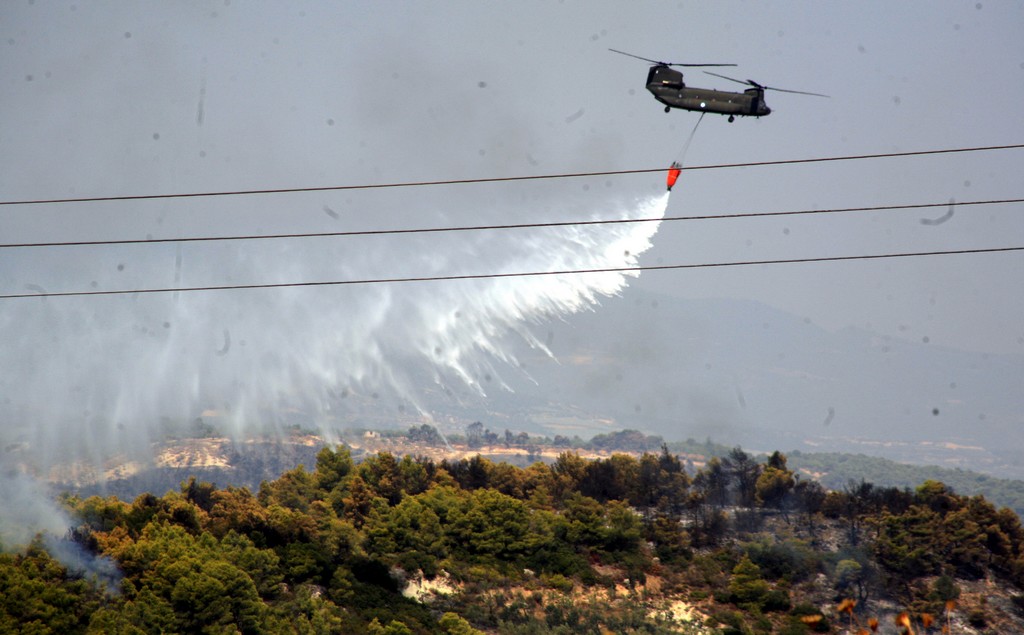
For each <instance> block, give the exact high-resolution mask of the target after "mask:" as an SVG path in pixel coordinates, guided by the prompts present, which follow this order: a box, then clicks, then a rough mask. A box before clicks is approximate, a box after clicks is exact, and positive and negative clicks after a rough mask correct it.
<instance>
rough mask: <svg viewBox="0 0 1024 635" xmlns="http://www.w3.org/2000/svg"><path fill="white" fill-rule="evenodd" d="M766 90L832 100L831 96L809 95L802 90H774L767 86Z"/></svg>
mask: <svg viewBox="0 0 1024 635" xmlns="http://www.w3.org/2000/svg"><path fill="white" fill-rule="evenodd" d="M764 89H765V90H774V91H775V92H777V93H793V94H795V95H811V96H813V97H825V98H830V96H829V95H822V94H821V93H808V92H805V91H802V90H786V89H785V88H772V87H771V86H765V87H764Z"/></svg>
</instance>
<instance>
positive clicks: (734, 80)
mask: <svg viewBox="0 0 1024 635" xmlns="http://www.w3.org/2000/svg"><path fill="white" fill-rule="evenodd" d="M704 73H705V74H707V75H714V76H715V77H721V78H722V79H727V80H729V81H730V82H736V83H737V84H747V85H748V86H753V87H754V88H758V87H759V85H758V84H755V83H754V82H752V81H750V80H749V79H748V80H742V79H736V78H735V77H726V76H725V75H719V74H718V73H712V72H711V71H704Z"/></svg>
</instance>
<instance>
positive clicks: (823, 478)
mask: <svg viewBox="0 0 1024 635" xmlns="http://www.w3.org/2000/svg"><path fill="white" fill-rule="evenodd" d="M788 456H789V465H790V467H792V468H793V469H794V470H797V471H799V472H802V473H805V474H807V475H813V477H814V478H816V479H817V480H819V481H820V482H821V484H822V485H824V486H825V487H827V488H829V489H841V488H843V487H845V486H847V485H848V484H849V483H850V482H851V481H852V482H855V483H856V482H860V481H868V482H871V483H874V484H875V485H881V486H884V487H900V488H904V487H908V488H914V487H916V486H917V485H919V484H920V483H922V482H924V481H926V480H933V481H941V482H942V483H944V484H945V485H946V486H947V487H949V488H950V489H952V490H953V491H955V492H957V493H959V494H964V495H968V496H973V495H975V494H983V495H984V496H985V498H987V499H988V500H990V501H992V503H993V504H995V505H997V506H999V507H1009V508H1010V509H1012V510H1013V511H1015V512H1017V514H1018V515H1019V516H1021V517H1022V518H1024V481H1018V480H1012V479H1002V478H995V477H994V476H989V475H988V474H981V473H980V472H972V471H970V470H961V469H950V468H946V467H939V466H935V465H907V464H906V463H898V462H896V461H890V460H888V459H883V458H879V457H875V456H867V455H864V454H842V453H838V452H825V453H821V452H793V453H791V454H789V455H788Z"/></svg>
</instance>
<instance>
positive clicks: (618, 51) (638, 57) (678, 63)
mask: <svg viewBox="0 0 1024 635" xmlns="http://www.w3.org/2000/svg"><path fill="white" fill-rule="evenodd" d="M608 50H609V51H611V52H612V53H618V54H619V55H627V56H629V57H634V58H636V59H638V60H643V61H645V62H650V63H651V64H656V65H658V66H736V65H735V64H683V63H680V62H661V61H658V60H652V59H650V58H647V57H640V56H639V55H633V54H632V53H627V52H625V51H620V50H618V49H608Z"/></svg>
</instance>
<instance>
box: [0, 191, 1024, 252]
mask: <svg viewBox="0 0 1024 635" xmlns="http://www.w3.org/2000/svg"><path fill="white" fill-rule="evenodd" d="M1006 203H1024V198H1009V199H993V200H981V201H959V202H957V201H946V202H943V203H913V204H907V205H876V206H872V207H840V208H832V209H805V210H790V211H780V212H738V213H733V214H705V215H699V216H663V217H655V218H616V219H607V220H585V221H554V222H547V223H514V224H502V225H468V226H455V227H424V228H412V229H367V230H352V231H339V232H310V233H293V234H264V235H247V236H191V237H184V238H131V239H122V240H72V241H55V242H26V243H0V249H13V248H28V247H82V246H98V245H139V244H155V243H190V242H218V241H232V240H267V239H283V238H337V237H350V236H384V235H394V234H428V233H442V232H465V231H484V230H505V229H536V228H547V227H573V226H585V225H617V224H625V223H653V222H672V221H693V220H721V219H729V218H763V217H771V216H800V215H813V214H839V213H850V212H877V211H884V210H905V209H924V208H931V207H951V206H954V207H959V206H966V205H1001V204H1006Z"/></svg>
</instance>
